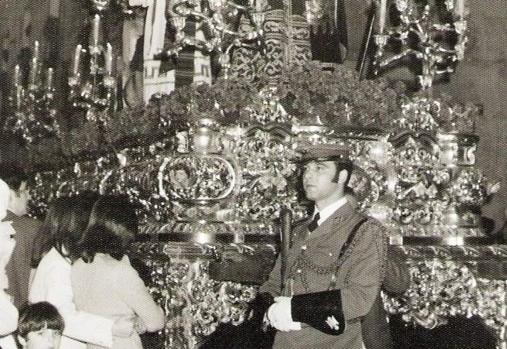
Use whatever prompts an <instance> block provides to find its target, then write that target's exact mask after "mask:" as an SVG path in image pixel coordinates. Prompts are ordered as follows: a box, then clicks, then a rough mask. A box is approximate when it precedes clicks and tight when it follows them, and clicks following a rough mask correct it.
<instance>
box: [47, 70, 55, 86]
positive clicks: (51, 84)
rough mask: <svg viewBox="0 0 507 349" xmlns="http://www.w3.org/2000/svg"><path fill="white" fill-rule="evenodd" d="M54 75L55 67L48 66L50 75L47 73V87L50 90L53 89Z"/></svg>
mask: <svg viewBox="0 0 507 349" xmlns="http://www.w3.org/2000/svg"><path fill="white" fill-rule="evenodd" d="M53 75H54V70H53V68H48V75H47V79H46V88H47V89H48V90H52V89H53Z"/></svg>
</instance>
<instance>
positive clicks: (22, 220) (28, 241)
mask: <svg viewBox="0 0 507 349" xmlns="http://www.w3.org/2000/svg"><path fill="white" fill-rule="evenodd" d="M4 221H11V222H12V227H13V228H14V230H15V231H16V234H15V235H14V239H15V240H16V246H15V247H14V251H13V252H12V256H11V259H10V261H9V263H8V264H7V267H6V271H7V278H8V280H9V289H8V293H9V294H10V295H11V296H12V298H13V303H14V305H15V306H16V307H17V308H18V309H19V308H20V307H22V306H23V305H24V304H25V303H26V302H27V301H28V283H29V280H30V270H31V267H30V263H31V260H32V251H33V242H34V239H35V235H36V233H37V231H38V229H39V227H40V225H41V223H40V222H39V221H37V220H35V219H32V218H29V217H27V216H21V217H18V216H16V215H15V214H14V213H12V212H10V211H7V216H6V217H5V219H4Z"/></svg>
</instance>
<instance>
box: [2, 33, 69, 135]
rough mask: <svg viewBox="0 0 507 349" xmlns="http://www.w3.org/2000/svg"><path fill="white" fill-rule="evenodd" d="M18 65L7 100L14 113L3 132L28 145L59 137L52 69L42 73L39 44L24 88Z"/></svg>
mask: <svg viewBox="0 0 507 349" xmlns="http://www.w3.org/2000/svg"><path fill="white" fill-rule="evenodd" d="M22 80H23V79H22V76H21V69H20V66H19V65H16V67H15V68H14V88H13V91H12V94H11V97H10V100H11V104H12V107H13V108H12V110H13V112H12V113H10V114H9V115H8V116H7V120H6V122H5V125H4V128H5V130H6V131H9V132H12V133H14V134H18V135H20V136H21V137H22V138H23V140H24V141H25V142H27V143H32V142H34V141H36V140H37V139H39V138H43V137H48V136H52V135H57V136H58V135H59V132H60V129H59V126H58V123H57V121H56V109H55V106H54V94H55V88H54V69H53V68H48V69H47V70H46V72H45V73H43V68H42V64H41V61H40V55H39V42H38V41H35V44H34V50H33V56H32V59H31V61H30V71H29V75H28V83H27V84H26V87H25V86H23V82H22Z"/></svg>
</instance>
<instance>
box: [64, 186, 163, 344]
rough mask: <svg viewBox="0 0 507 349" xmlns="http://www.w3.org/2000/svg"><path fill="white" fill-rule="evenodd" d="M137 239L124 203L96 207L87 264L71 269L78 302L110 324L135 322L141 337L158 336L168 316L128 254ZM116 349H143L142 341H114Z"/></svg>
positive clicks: (84, 244) (85, 247) (85, 242)
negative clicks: (119, 320) (121, 320)
mask: <svg viewBox="0 0 507 349" xmlns="http://www.w3.org/2000/svg"><path fill="white" fill-rule="evenodd" d="M136 234H137V217H136V213H135V211H134V209H133V207H132V205H131V204H130V203H129V202H128V201H127V200H126V199H125V198H123V197H118V196H104V197H102V198H100V199H99V200H98V201H97V202H96V203H95V205H94V207H93V211H92V214H91V217H90V223H89V225H88V228H87V229H86V232H85V234H84V235H83V238H82V239H81V242H80V245H81V250H82V252H81V256H82V258H80V259H79V260H77V261H76V263H74V265H73V266H72V274H71V278H72V288H73V290H74V300H75V302H76V305H77V307H78V309H80V310H84V311H87V312H90V313H93V314H97V315H101V316H104V317H107V318H110V319H115V318H118V317H125V316H130V317H135V319H136V320H139V321H137V323H136V325H137V326H136V329H137V330H138V332H139V333H141V332H144V331H148V332H154V331H158V330H160V329H162V328H163V327H164V324H165V317H164V313H163V311H162V309H161V308H160V307H159V306H158V305H157V304H156V303H155V302H154V301H153V299H152V298H151V296H150V293H149V292H148V289H147V288H146V287H145V285H144V283H143V281H142V280H141V278H140V277H139V275H138V274H137V272H136V271H135V270H134V268H133V267H132V266H131V264H130V261H129V259H128V257H127V256H126V254H125V253H126V249H127V246H128V244H129V243H130V242H131V241H133V239H134V238H135V235H136ZM88 348H100V346H94V345H88ZM112 348H113V349H142V344H141V339H140V337H139V335H138V334H137V333H133V334H132V335H131V336H130V337H123V338H122V337H116V336H115V337H114V338H113V346H112Z"/></svg>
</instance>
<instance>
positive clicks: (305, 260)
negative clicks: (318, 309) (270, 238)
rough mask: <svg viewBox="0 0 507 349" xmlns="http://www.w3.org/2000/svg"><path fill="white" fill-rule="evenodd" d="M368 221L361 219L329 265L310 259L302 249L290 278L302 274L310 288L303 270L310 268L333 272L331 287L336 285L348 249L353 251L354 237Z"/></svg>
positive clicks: (316, 270)
mask: <svg viewBox="0 0 507 349" xmlns="http://www.w3.org/2000/svg"><path fill="white" fill-rule="evenodd" d="M366 221H367V218H363V219H361V220H360V221H359V222H358V223H356V225H355V226H354V228H352V230H351V231H350V233H349V236H348V237H347V241H345V243H344V244H343V246H342V247H341V249H340V253H339V254H338V258H337V259H336V261H334V262H333V263H331V264H329V265H327V266H321V265H318V264H316V263H314V262H312V261H311V260H310V257H309V256H308V255H306V253H305V251H304V250H302V251H301V253H300V254H299V256H298V257H297V258H296V261H295V262H294V264H293V265H292V267H291V269H290V273H289V278H295V276H296V275H298V274H299V275H300V276H301V282H302V283H303V286H304V288H305V289H306V290H308V289H309V287H308V280H307V278H306V273H305V272H303V269H309V270H310V271H312V272H314V273H316V274H319V275H327V274H331V273H333V276H332V277H331V285H330V287H329V288H330V289H331V288H332V287H334V286H335V285H336V274H337V273H338V270H339V268H340V266H341V265H342V264H343V262H344V261H345V260H346V259H347V257H348V255H349V254H350V253H347V254H346V252H347V251H352V250H351V249H349V247H352V246H354V245H355V244H356V241H354V237H355V236H356V235H357V234H356V233H357V231H358V230H359V228H360V227H361V226H362V225H363V223H365V222H366Z"/></svg>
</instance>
